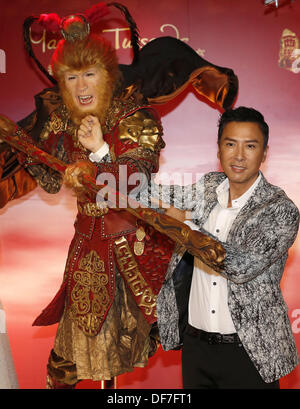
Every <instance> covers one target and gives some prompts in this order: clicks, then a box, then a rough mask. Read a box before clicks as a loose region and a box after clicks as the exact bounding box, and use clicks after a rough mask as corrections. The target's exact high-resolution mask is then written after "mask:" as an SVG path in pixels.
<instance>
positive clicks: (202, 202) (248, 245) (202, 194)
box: [152, 172, 299, 382]
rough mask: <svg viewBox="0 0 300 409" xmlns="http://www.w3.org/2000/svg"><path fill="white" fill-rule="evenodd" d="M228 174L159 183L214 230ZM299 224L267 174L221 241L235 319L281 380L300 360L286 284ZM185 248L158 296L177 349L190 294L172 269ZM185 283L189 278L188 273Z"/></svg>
mask: <svg viewBox="0 0 300 409" xmlns="http://www.w3.org/2000/svg"><path fill="white" fill-rule="evenodd" d="M225 178H226V176H225V174H224V173H219V172H212V173H208V174H207V175H205V176H204V177H203V178H202V179H200V181H198V182H197V183H196V184H194V185H189V186H185V187H184V189H182V188H181V187H179V186H177V187H176V186H173V187H171V189H170V188H169V187H168V186H161V187H160V189H161V192H160V198H161V199H162V200H163V201H164V202H167V203H171V204H173V205H174V206H175V207H177V208H180V209H189V210H191V211H192V217H193V222H194V223H196V224H197V225H198V226H199V228H200V230H201V231H203V232H204V233H206V234H208V233H207V232H206V231H205V230H204V229H203V228H202V226H203V224H204V223H205V221H206V219H207V218H208V216H209V214H210V212H211V211H212V209H213V208H214V206H215V205H216V204H217V195H216V188H217V186H218V185H219V184H220V183H221V182H222V181H223V180H224V179H225ZM152 193H153V192H152ZM180 193H181V194H180ZM157 194H158V193H156V194H155V195H156V196H157ZM298 226H299V211H298V209H297V207H296V206H295V205H294V203H293V202H292V201H291V200H290V199H289V198H288V197H287V196H286V194H285V193H284V191H283V190H282V189H280V188H279V187H276V186H273V185H271V184H270V183H268V182H267V181H266V179H265V178H264V177H263V175H262V178H261V180H260V182H259V184H258V186H257V187H256V189H255V191H254V192H253V194H252V196H251V197H250V198H249V200H248V202H247V203H246V205H245V206H244V207H243V208H242V209H241V211H240V212H239V214H238V216H237V217H236V219H235V221H234V223H233V225H232V227H231V230H230V232H229V235H228V238H227V241H226V243H222V244H223V246H224V248H225V250H226V258H225V269H224V271H223V272H222V274H223V275H224V276H225V277H226V278H227V279H228V304H229V309H230V312H231V316H232V320H233V322H234V325H235V328H236V330H237V333H238V335H239V337H240V339H241V341H242V343H243V346H244V348H245V350H246V351H247V353H248V354H249V356H250V358H251V360H252V361H253V363H254V365H255V367H256V368H257V370H258V371H259V373H260V375H261V377H262V378H263V379H264V381H265V382H273V381H274V380H276V379H279V378H280V377H282V376H284V375H286V374H288V373H289V372H291V371H292V370H293V369H294V368H295V366H296V365H297V364H298V354H297V349H296V345H295V340H294V337H293V334H292V331H291V325H290V322H289V318H288V314H287V306H286V304H285V302H284V300H283V297H282V293H281V290H280V280H281V277H282V274H283V270H284V266H285V263H286V260H287V257H288V249H289V248H290V247H291V245H292V244H293V242H294V241H295V238H296V235H297V231H298ZM210 236H211V235H210ZM212 237H213V236H212ZM215 239H216V238H215ZM184 251H185V250H184V249H183V248H177V249H176V250H175V252H174V254H173V257H172V260H171V263H170V266H169V270H168V273H167V276H166V280H165V283H164V285H163V287H162V289H161V291H160V293H159V296H158V299H157V312H158V326H159V330H160V337H161V343H162V346H163V348H164V349H165V350H169V349H178V348H180V346H181V343H182V340H181V336H180V331H179V327H180V323H179V311H180V308H182V306H180V305H179V303H180V301H179V300H181V301H182V300H183V298H184V297H183V296H182V295H181V297H179V295H178V294H176V291H175V288H176V290H177V289H178V288H180V286H179V285H178V282H176V283H175V285H174V275H175V274H174V271H175V269H176V266H177V265H178V263H179V261H180V260H181V259H182V256H183V254H184ZM176 280H177V281H178V277H176ZM183 281H188V280H186V277H185V280H183ZM186 285H188V284H186ZM185 291H186V290H185ZM186 294H188V293H186ZM185 298H188V297H185Z"/></svg>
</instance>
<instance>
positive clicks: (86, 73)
mask: <svg viewBox="0 0 300 409" xmlns="http://www.w3.org/2000/svg"><path fill="white" fill-rule="evenodd" d="M101 81H102V75H101V70H100V69H99V68H98V67H96V66H93V67H90V68H88V69H84V70H81V71H67V72H66V73H65V74H64V83H65V87H66V90H67V91H68V93H69V96H70V97H71V100H72V105H73V106H74V107H75V109H76V110H79V111H80V112H82V113H91V112H93V111H95V109H96V107H97V105H98V103H99V88H100V86H101Z"/></svg>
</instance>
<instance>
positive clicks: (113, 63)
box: [0, 3, 237, 388]
mask: <svg viewBox="0 0 300 409" xmlns="http://www.w3.org/2000/svg"><path fill="white" fill-rule="evenodd" d="M109 5H113V6H116V7H117V8H119V9H120V10H121V11H122V12H123V13H124V15H125V16H126V19H127V22H128V23H129V25H130V28H131V40H132V44H133V49H134V53H135V55H136V47H137V41H136V37H137V30H136V26H135V23H134V21H133V20H132V17H131V16H130V14H129V13H128V10H127V9H126V8H125V7H124V6H122V5H120V4H118V3H111V4H109ZM109 5H105V4H101V3H100V4H99V5H97V6H94V7H93V8H92V9H90V10H88V11H86V13H85V14H84V15H73V16H69V17H67V18H64V19H62V20H60V19H59V18H58V16H57V15H48V16H47V15H41V16H40V17H39V19H38V20H39V22H40V23H41V24H44V25H45V26H47V27H48V28H49V27H50V26H51V30H52V31H54V30H53V28H54V27H60V28H62V32H63V35H64V37H65V38H64V39H63V40H61V41H60V42H59V43H58V46H57V49H56V51H55V52H54V55H53V57H52V70H53V77H52V76H50V75H49V74H48V73H47V72H45V71H44V73H45V74H46V75H47V76H48V78H50V79H51V80H53V82H55V81H57V83H58V87H54V88H49V89H46V90H44V91H43V92H41V93H40V94H39V95H37V96H36V107H37V109H36V111H35V112H34V113H33V114H31V115H29V116H28V117H27V118H25V119H24V120H22V121H20V122H19V124H18V125H19V126H18V128H17V131H16V132H18V133H19V135H21V136H22V137H23V138H24V139H27V140H28V141H30V142H32V143H34V144H35V145H37V146H38V147H39V148H41V149H42V150H44V151H46V152H48V153H50V154H51V155H52V156H55V157H57V158H59V159H60V160H61V161H63V162H65V163H66V164H74V163H77V162H80V163H81V167H85V165H86V167H87V169H91V171H90V174H91V175H92V176H93V177H94V178H95V177H96V176H97V175H99V174H103V173H107V174H110V175H113V176H114V180H115V181H116V189H117V190H118V188H119V186H120V184H121V183H124V182H125V183H126V184H127V181H128V178H129V177H130V176H131V175H133V174H135V173H139V174H143V175H145V176H146V178H147V179H148V180H149V179H150V176H151V174H152V173H155V172H157V171H158V166H159V154H160V151H161V149H162V148H163V147H164V146H165V144H164V141H163V139H162V126H161V122H160V119H159V117H158V114H157V112H156V111H155V110H154V109H153V108H152V107H151V105H150V104H149V101H151V98H152V99H153V98H155V97H160V96H161V95H162V91H155V92H154V91H153V88H152V89H149V87H148V91H147V84H148V82H147V81H146V80H145V70H144V68H145V65H144V66H142V65H141V64H140V62H139V61H137V60H135V59H134V61H133V64H132V66H130V67H131V68H134V69H132V70H131V71H130V75H129V74H128V73H129V68H128V66H120V65H118V62H117V58H116V55H115V51H114V50H113V49H112V48H111V46H110V45H109V44H108V43H107V42H106V41H105V40H104V39H103V38H101V37H100V36H98V35H96V34H92V33H90V26H89V23H92V22H94V21H96V20H97V18H98V17H99V16H100V17H102V16H103V15H105V14H106V13H107V9H108V7H107V6H109ZM35 20H37V18H29V19H28V20H27V22H26V23H25V27H26V24H27V29H28V27H29V25H30V24H32V23H33V22H34V21H35ZM25 34H26V30H25ZM25 39H26V37H25ZM27 39H28V38H27ZM173 40H174V41H177V40H175V39H171V40H169V41H170V42H171V43H173ZM153 43H154V47H155V41H154V42H153ZM176 44H177V43H176ZM181 46H182V45H180V47H181ZM27 47H29V48H30V45H29V44H28V43H27ZM183 47H188V46H185V45H184V46H183ZM187 50H188V48H187ZM142 51H143V50H142ZM150 51H151V50H150ZM188 52H189V50H188ZM30 54H31V56H32V57H33V58H35V56H34V55H33V52H32V50H30ZM176 55H177V54H176ZM145 57H146V58H148V57H149V58H150V60H152V59H151V52H149V55H147V53H146V52H145ZM193 58H194V59H195V58H201V57H199V56H196V57H194V55H193ZM145 61H146V60H145ZM182 61H185V62H186V61H187V59H186V58H183V59H182ZM202 61H204V60H202ZM139 64H140V65H139ZM158 64H159V65H160V66H161V63H160V62H159V63H158ZM193 64H195V67H194V66H193V65H192V63H190V65H191V67H192V69H191V68H189V71H190V72H191V71H194V69H196V68H197V70H196V71H197V74H196V75H194V76H189V74H190V72H189V73H188V74H187V73H186V74H185V77H184V78H178V75H177V76H174V75H171V74H170V79H172V81H177V83H176V84H175V85H174V84H171V83H170V82H169V83H168V87H169V88H168V89H166V90H165V91H164V96H166V95H168V96H170V95H171V94H172V95H173V92H174V91H176V90H177V89H179V88H180V89H181V88H182V86H183V85H184V84H186V83H187V82H189V81H190V82H192V81H193V85H194V86H195V88H198V91H199V93H201V94H202V95H206V97H207V98H209V99H211V100H213V101H214V102H215V103H217V104H219V105H220V106H222V107H223V106H226V105H227V106H230V105H231V104H232V102H233V99H234V97H235V95H236V93H237V80H236V77H235V76H234V74H233V72H232V71H231V70H228V69H222V68H219V67H216V66H214V65H212V64H210V63H207V62H206V64H202V66H201V67H199V64H198V60H197V63H195V61H193ZM197 64H198V66H197ZM91 66H97V67H100V70H101V73H102V78H103V82H102V84H101V89H99V95H100V96H99V99H100V100H101V106H99V107H98V112H97V113H96V115H97V116H98V118H99V120H100V123H101V126H102V130H103V135H104V139H105V143H106V145H105V146H107V150H106V151H105V150H104V154H103V153H102V155H100V156H99V155H98V156H97V155H95V154H91V152H90V151H88V150H87V149H86V148H84V147H83V146H82V145H81V144H80V142H79V141H78V138H77V129H78V125H79V124H80V121H81V119H82V118H83V117H84V116H85V115H86V114H84V116H81V117H80V115H81V114H80V112H79V113H78V112H75V111H76V110H74V109H73V107H72V104H71V102H70V98H69V96H68V92H67V90H66V87H65V85H64V80H63V73H64V72H65V71H66V69H69V70H74V71H76V70H77V71H79V70H83V69H86V68H89V67H91ZM40 68H41V67H40ZM184 68H185V67H183V69H182V70H181V71H180V72H181V74H180V75H183V73H184ZM168 71H169V72H170V69H169V68H168ZM200 74H201V75H202V77H201V78H202V79H200ZM212 78H214V81H212ZM158 82H160V83H161V81H158V80H157V84H158ZM216 83H217V84H216ZM157 88H158V86H157V85H156V90H157ZM147 92H148V95H147ZM159 92H160V93H159ZM2 150H3V152H0V160H1V162H0V165H1V171H2V180H1V183H0V191H1V200H2V202H1V206H4V205H5V203H6V202H7V201H8V200H11V199H13V198H16V197H20V196H22V195H23V194H25V193H27V192H28V191H30V190H32V189H33V188H34V187H35V186H36V184H37V183H38V184H39V185H40V186H41V187H42V188H43V189H45V190H46V191H47V192H49V193H56V192H58V191H59V189H60V187H61V185H62V183H63V180H62V177H61V175H60V174H58V172H56V171H53V170H51V169H50V168H48V167H46V166H44V165H41V164H39V163H37V162H35V160H34V158H31V157H29V156H25V155H23V154H17V155H16V154H14V153H12V152H11V151H10V150H9V149H6V150H5V149H4V148H3V147H2ZM88 162H89V163H90V164H88ZM4 165H5V166H4ZM121 169H122V171H121ZM0 176H1V175H0ZM133 187H134V186H130V185H128V191H129V190H130V188H133ZM77 205H78V214H77V217H76V221H75V234H74V237H73V240H72V242H71V244H70V248H69V253H68V257H67V261H66V267H65V272H64V277H63V281H62V284H61V287H60V289H59V291H58V293H57V294H56V296H55V297H54V299H53V300H52V301H51V303H50V304H49V305H48V306H47V307H46V308H45V310H43V312H42V313H41V314H40V315H39V317H38V318H37V319H36V320H35V322H34V325H51V324H54V323H56V322H59V326H58V330H57V335H56V339H55V344H54V348H53V350H52V351H51V354H50V358H49V363H48V377H47V379H48V385H47V386H48V387H49V388H60V387H71V388H72V387H74V386H75V385H76V383H77V382H78V381H80V380H82V379H93V380H109V379H112V378H113V377H115V376H117V375H119V374H122V373H124V372H127V371H131V370H132V369H133V367H135V366H140V367H142V366H145V365H146V364H147V361H148V357H149V356H151V355H152V354H153V353H154V352H155V350H156V347H157V343H158V338H157V334H156V326H155V322H156V304H155V301H156V297H157V295H158V292H159V290H160V288H161V285H162V283H163V281H164V276H165V273H166V270H167V267H168V263H169V260H170V258H171V254H172V251H173V249H174V242H173V241H172V240H171V239H169V238H168V237H167V236H165V235H163V234H161V233H159V232H157V231H155V230H154V229H153V228H152V227H151V226H149V225H147V224H145V223H143V222H141V221H140V220H138V219H137V218H136V217H134V216H132V215H131V214H130V213H128V212H127V211H126V210H124V209H116V208H111V207H109V206H108V207H98V206H97V203H96V200H95V195H94V194H91V193H89V192H86V191H85V192H80V193H78V198H77Z"/></svg>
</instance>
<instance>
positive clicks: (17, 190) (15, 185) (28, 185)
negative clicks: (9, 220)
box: [0, 160, 37, 208]
mask: <svg viewBox="0 0 300 409" xmlns="http://www.w3.org/2000/svg"><path fill="white" fill-rule="evenodd" d="M0 165H1V160H0ZM1 175H2V168H0V178H1ZM13 178H14V179H15V181H14V180H13ZM36 185H37V183H36V181H35V180H34V179H33V178H32V177H31V176H30V175H29V174H28V173H27V172H26V170H24V169H20V170H18V171H17V172H16V173H15V174H14V175H13V176H11V177H9V178H7V179H5V180H3V181H0V208H2V207H4V206H5V205H6V204H7V203H8V202H9V201H10V200H12V199H17V198H19V197H22V196H24V195H26V194H27V193H29V192H31V191H32V190H33V189H34V188H35V187H36Z"/></svg>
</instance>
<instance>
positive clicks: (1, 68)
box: [0, 49, 6, 74]
mask: <svg viewBox="0 0 300 409" xmlns="http://www.w3.org/2000/svg"><path fill="white" fill-rule="evenodd" d="M5 73H6V54H5V51H4V50H1V49H0V74H5Z"/></svg>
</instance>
